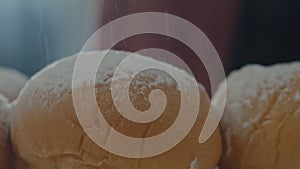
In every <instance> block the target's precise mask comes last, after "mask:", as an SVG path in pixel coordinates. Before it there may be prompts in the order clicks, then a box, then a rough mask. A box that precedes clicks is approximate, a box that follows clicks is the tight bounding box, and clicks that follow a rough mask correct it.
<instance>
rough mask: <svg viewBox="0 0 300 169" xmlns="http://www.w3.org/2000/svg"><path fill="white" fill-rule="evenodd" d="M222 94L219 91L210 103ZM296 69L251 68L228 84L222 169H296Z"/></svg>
mask: <svg viewBox="0 0 300 169" xmlns="http://www.w3.org/2000/svg"><path fill="white" fill-rule="evenodd" d="M225 90H226V88H225V86H224V84H223V85H221V86H220V88H219V90H218V92H217V93H216V95H215V96H214V98H213V103H214V104H215V105H218V102H219V101H220V100H219V97H218V96H219V95H222V94H224V91H225ZM299 94H300V63H299V62H295V63H289V64H280V65H274V66H269V67H263V66H258V65H250V66H246V67H245V68H243V69H241V70H239V71H235V72H233V73H232V74H231V75H230V76H229V77H228V79H227V101H226V107H225V112H224V115H223V119H222V121H221V132H222V135H223V142H224V153H223V159H222V162H221V168H224V169H226V168H230V169H254V168H257V169H267V168H273V169H281V168H289V169H297V168H300V161H299V157H300V151H299V150H300V134H299V130H300V99H299Z"/></svg>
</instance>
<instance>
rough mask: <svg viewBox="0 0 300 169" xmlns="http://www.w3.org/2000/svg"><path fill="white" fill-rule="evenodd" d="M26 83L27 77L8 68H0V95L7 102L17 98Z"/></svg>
mask: <svg viewBox="0 0 300 169" xmlns="http://www.w3.org/2000/svg"><path fill="white" fill-rule="evenodd" d="M26 81H27V77H26V76H25V75H24V74H22V73H20V72H18V71H16V70H13V69H10V68H4V67H0V93H1V94H2V95H4V96H5V97H6V98H7V99H8V101H9V102H11V101H13V100H14V99H16V98H17V96H18V94H19V92H20V90H21V89H22V87H23V86H24V84H25V83H26Z"/></svg>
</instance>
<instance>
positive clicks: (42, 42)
mask: <svg viewBox="0 0 300 169" xmlns="http://www.w3.org/2000/svg"><path fill="white" fill-rule="evenodd" d="M149 11H159V12H166V13H171V14H175V15H178V16H180V17H183V18H184V19H187V20H188V21H190V22H192V23H193V24H195V25H196V26H198V27H199V28H200V29H201V30H202V31H203V32H204V33H205V34H206V35H207V36H208V37H209V38H210V40H211V41H212V43H213V44H214V46H215V47H216V49H217V51H218V52H219V54H220V56H221V59H222V61H223V64H224V67H225V69H226V71H227V73H228V72H230V71H231V70H233V69H237V68H240V67H242V66H243V65H246V64H249V63H259V64H264V65H268V64H274V63H278V62H289V61H299V60H300V52H299V47H298V45H300V2H299V1H292V0H227V1H218V0H186V1H182V0H181V1H180V0H165V1H161V0H152V1H148V0H89V1H82V0H27V1H22V0H0V23H1V26H0V66H6V67H13V68H15V69H17V70H19V71H21V72H23V73H25V74H27V75H32V74H34V73H36V72H37V71H38V70H40V69H41V68H42V67H44V66H45V65H47V64H48V63H49V62H53V61H55V60H57V59H59V58H61V57H64V56H68V55H71V54H74V53H76V52H78V51H80V49H81V47H82V45H83V44H84V43H85V41H86V40H87V39H88V38H89V37H90V36H91V35H92V34H93V33H94V32H95V31H96V30H97V29H99V28H100V27H101V26H102V25H104V24H105V23H108V22H109V21H111V20H113V19H115V18H118V17H121V16H124V15H127V14H132V13H136V12H149ZM149 47H160V48H164V49H167V50H170V51H172V52H174V53H176V54H178V55H179V56H180V57H181V58H183V60H184V61H186V62H187V63H188V64H189V65H191V67H192V70H194V71H195V72H196V76H198V77H197V78H198V80H199V81H201V82H202V83H204V84H206V85H207V83H208V82H207V81H208V80H207V77H206V76H205V75H203V73H201V72H205V69H204V68H203V67H202V66H199V65H201V61H196V60H195V59H197V57H193V52H191V51H189V49H188V48H187V47H186V46H184V44H181V43H179V42H176V41H174V40H170V38H168V37H163V36H157V35H151V36H150V35H143V36H135V37H131V38H128V39H126V40H124V41H123V42H122V43H120V44H117V45H116V46H115V48H116V49H122V50H130V51H137V50H140V49H143V48H149ZM195 72H194V73H195ZM199 72H200V73H199ZM204 74H205V73H204Z"/></svg>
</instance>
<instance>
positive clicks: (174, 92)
mask: <svg viewBox="0 0 300 169" xmlns="http://www.w3.org/2000/svg"><path fill="white" fill-rule="evenodd" d="M100 54H101V52H98V51H95V52H88V53H83V55H85V56H84V57H91V56H98V55H100ZM129 54H130V53H128V52H117V51H110V52H109V53H108V55H107V57H106V58H111V57H114V59H108V60H110V61H108V63H106V62H105V64H103V65H102V64H101V66H100V67H99V70H98V71H99V72H98V74H97V78H96V79H97V80H96V85H95V91H96V98H97V103H98V106H99V108H100V109H101V111H102V112H103V113H102V114H103V116H104V117H105V119H106V121H107V122H108V123H109V124H110V125H111V126H113V127H114V129H115V130H117V131H118V132H120V133H122V134H125V135H127V136H130V137H135V138H144V137H149V136H155V135H157V134H160V133H161V132H163V131H164V130H166V129H167V128H168V127H170V126H171V125H172V123H173V122H174V120H175V119H176V116H177V112H178V110H179V107H180V99H179V97H180V95H179V94H180V92H179V91H178V88H177V85H176V83H175V82H174V79H173V78H171V76H169V75H167V74H164V73H162V72H160V71H158V70H149V71H144V72H143V73H139V74H137V75H136V76H135V78H134V79H133V80H132V82H131V84H130V87H129V91H130V97H131V98H130V99H131V101H132V104H133V105H134V107H135V108H136V109H138V110H140V111H145V110H147V109H149V106H150V105H149V101H148V96H149V93H150V91H152V90H153V89H161V90H162V91H163V92H165V94H166V97H167V98H168V102H167V105H166V108H165V109H164V113H163V114H162V115H161V116H160V117H159V118H158V119H156V120H155V121H153V122H150V123H146V124H143V123H136V122H133V121H129V120H128V119H125V118H124V117H123V116H121V115H120V114H119V112H118V111H117V109H116V107H115V105H114V104H113V101H112V96H111V92H110V86H111V80H112V79H111V77H112V75H113V72H114V68H115V67H116V64H117V61H120V60H122V59H123V58H124V57H125V56H127V55H129ZM135 57H138V58H139V59H142V60H144V61H147V62H148V63H159V64H163V65H165V66H167V67H172V69H174V71H180V72H181V73H182V72H183V71H182V70H180V69H177V68H175V67H173V66H171V65H168V64H165V63H162V62H159V61H156V60H154V59H150V58H148V57H143V56H140V55H135ZM76 59H77V56H72V57H69V58H65V59H62V60H60V61H58V62H56V63H54V64H52V65H50V66H48V67H47V68H45V69H44V70H42V71H41V72H40V73H38V74H37V75H35V76H34V77H33V78H32V79H31V80H29V82H28V83H27V85H26V86H25V87H24V89H23V90H22V92H21V94H20V97H19V98H18V99H17V102H16V105H15V107H14V113H13V118H12V142H13V146H14V150H15V151H16V153H17V154H18V155H19V156H20V157H21V158H22V159H23V160H25V161H27V162H28V163H29V164H30V165H31V166H33V167H36V168H40V169H133V168H142V169H213V168H215V167H216V165H217V163H218V161H219V158H220V155H221V136H220V133H219V131H218V130H216V131H215V133H214V134H213V136H211V138H210V139H209V140H208V141H207V142H205V143H203V144H199V143H198V139H199V135H200V131H201V128H202V126H203V124H204V121H205V119H206V116H207V113H208V110H209V107H210V100H209V97H208V95H207V94H206V92H205V90H204V88H203V87H202V86H200V85H199V91H200V97H201V102H200V109H199V112H200V113H199V114H198V116H197V120H196V123H195V125H194V126H193V128H192V129H191V132H190V133H189V134H188V135H187V136H186V137H185V138H184V140H183V141H181V142H180V143H179V144H178V145H177V146H176V147H175V148H173V149H171V150H169V151H167V152H165V153H163V154H161V155H158V156H154V157H148V158H143V159H137V158H127V157H122V156H118V155H115V154H113V153H109V152H107V151H105V150H104V149H102V148H101V147H100V146H98V145H97V144H95V142H93V141H92V140H91V139H90V137H89V136H88V135H87V134H86V133H85V132H84V131H83V128H82V126H81V125H80V123H79V120H78V118H77V116H76V113H75V110H74V106H73V100H72V88H71V86H72V84H71V83H72V75H73V68H74V64H75V61H76ZM139 64H140V63H139ZM87 66H90V65H89V64H87ZM145 66H146V65H145ZM126 73H128V74H130V73H131V71H130V70H125V74H126ZM184 73H185V72H184ZM185 74H186V75H187V79H191V78H190V76H189V75H188V74H187V73H185ZM122 80H128V79H126V76H124V77H123V76H121V75H120V77H117V78H116V79H115V82H116V84H120V83H121V81H122ZM146 84H151V85H146ZM186 85H187V86H186V87H187V88H186V89H187V90H189V85H190V84H189V81H186ZM87 86H92V85H91V84H90V82H85V83H82V84H79V86H76V88H75V89H74V90H75V91H76V90H79V91H80V90H81V91H86V87H87ZM191 97H192V96H191ZM80 102H85V104H86V105H87V107H89V106H88V105H89V104H90V103H89V102H88V101H87V100H85V99H84V97H82V100H81V101H80ZM91 123H92V121H91ZM107 137H109V135H107ZM122 146H126V145H122ZM157 146H159V145H157ZM126 148H127V147H126Z"/></svg>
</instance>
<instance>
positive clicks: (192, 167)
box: [190, 157, 198, 169]
mask: <svg viewBox="0 0 300 169" xmlns="http://www.w3.org/2000/svg"><path fill="white" fill-rule="evenodd" d="M197 168H198V158H197V157H196V158H195V159H194V160H193V161H192V162H191V164H190V169H197Z"/></svg>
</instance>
